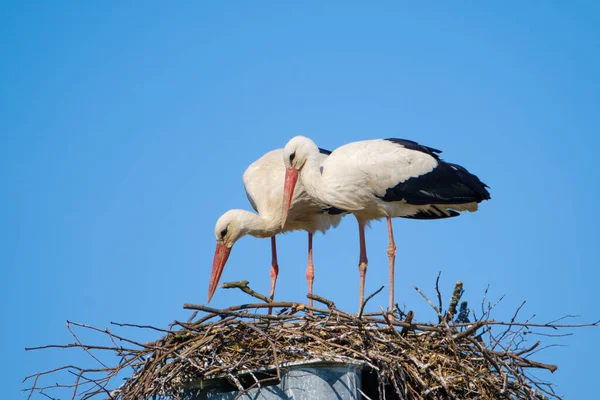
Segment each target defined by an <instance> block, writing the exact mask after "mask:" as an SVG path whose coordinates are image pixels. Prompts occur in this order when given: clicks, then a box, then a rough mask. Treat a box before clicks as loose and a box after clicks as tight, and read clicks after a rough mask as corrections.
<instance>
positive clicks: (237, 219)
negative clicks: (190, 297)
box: [208, 148, 342, 305]
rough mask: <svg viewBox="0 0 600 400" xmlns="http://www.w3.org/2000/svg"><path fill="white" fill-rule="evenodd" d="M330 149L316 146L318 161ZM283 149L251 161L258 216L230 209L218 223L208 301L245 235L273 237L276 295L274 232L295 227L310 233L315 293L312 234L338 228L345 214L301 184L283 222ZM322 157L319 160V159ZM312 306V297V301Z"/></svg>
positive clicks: (249, 178)
mask: <svg viewBox="0 0 600 400" xmlns="http://www.w3.org/2000/svg"><path fill="white" fill-rule="evenodd" d="M329 153H331V152H329V151H327V150H323V149H318V148H317V155H315V160H317V162H320V161H322V160H323V159H325V158H326V157H327V154H329ZM282 155H283V149H277V150H272V151H270V152H268V153H266V154H265V155H264V156H262V157H261V158H259V159H258V160H257V161H255V162H254V163H252V164H251V165H250V166H249V167H248V168H247V169H246V171H245V172H244V177H243V179H244V188H245V189H246V195H247V196H248V200H250V204H251V205H252V208H254V210H255V211H256V212H258V215H256V214H254V213H252V212H250V211H246V210H229V211H227V212H226V213H225V214H223V215H222V216H221V217H220V218H219V219H218V220H217V223H216V225H215V237H216V239H217V248H216V250H215V256H214V260H213V267H212V273H211V277H210V283H209V287H208V302H210V300H211V298H212V296H213V294H214V293H215V290H216V288H217V285H218V283H219V279H220V278H221V274H222V272H223V268H224V267H225V263H226V262H227V259H228V258H229V254H230V252H231V249H232V247H233V244H234V243H235V242H236V241H237V240H238V239H239V238H241V237H242V236H245V235H252V236H254V237H258V238H268V237H270V238H271V251H272V262H271V291H270V297H271V299H273V296H274V294H275V283H276V281H277V275H278V274H279V266H278V264H277V247H276V242H275V235H277V234H278V233H282V232H289V231H293V230H304V231H307V232H308V268H307V270H306V279H307V281H308V291H309V293H312V288H313V280H314V265H313V259H312V237H313V234H314V233H315V232H316V231H321V232H323V233H325V231H326V230H327V229H329V228H330V227H331V226H334V227H336V226H337V225H338V224H339V223H340V220H341V217H342V213H341V212H340V211H339V210H337V209H335V208H333V207H329V206H327V205H325V204H323V203H322V202H320V201H318V200H316V199H315V198H313V197H311V196H309V195H308V194H307V193H306V191H305V190H304V189H303V187H302V186H301V185H298V186H297V187H296V190H295V193H294V194H293V198H292V197H291V196H290V202H291V205H290V204H288V208H289V214H287V211H286V216H287V220H286V222H285V224H284V222H283V220H282V210H283V203H282V201H283V182H284V177H285V167H284V164H283V162H282ZM319 160H320V161H319ZM309 304H310V305H312V300H309Z"/></svg>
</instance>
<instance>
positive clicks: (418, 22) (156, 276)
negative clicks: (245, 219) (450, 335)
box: [0, 1, 600, 399]
mask: <svg viewBox="0 0 600 400" xmlns="http://www.w3.org/2000/svg"><path fill="white" fill-rule="evenodd" d="M134 3H135V2H126V3H123V2H67V1H64V2H27V3H26V2H11V3H7V2H4V3H3V4H2V6H1V7H0V51H1V58H2V62H1V63H0V93H1V95H0V180H1V182H2V184H1V189H0V190H1V196H0V227H1V229H0V252H1V254H2V261H1V265H2V282H3V285H2V286H3V290H2V291H1V292H0V293H1V295H0V296H1V297H0V300H1V302H0V307H2V314H1V315H2V319H1V321H2V329H1V331H0V332H1V333H0V335H2V343H3V348H4V352H3V354H4V358H3V364H4V366H5V367H7V368H8V370H5V372H3V374H2V385H1V387H0V391H1V392H2V393H1V394H0V398H3V399H8V398H24V396H23V395H22V394H20V393H19V390H20V389H22V388H23V387H24V386H25V385H23V384H21V379H22V378H23V377H24V376H25V375H27V374H30V373H33V372H37V371H40V370H42V369H46V368H51V367H54V366H58V365H63V364H82V363H87V362H88V361H87V358H86V357H85V355H82V354H79V353H77V352H74V351H44V352H33V353H26V352H25V351H24V347H26V346H35V345H43V344H49V343H65V342H71V341H72V338H71V337H70V335H69V333H68V331H67V329H66V328H65V325H64V323H65V320H67V319H71V320H75V321H79V322H85V323H88V324H91V325H95V326H99V327H105V326H108V325H109V323H110V321H119V322H131V323H140V324H152V325H156V326H162V327H165V326H166V325H167V324H168V323H170V322H171V321H172V320H174V319H176V318H178V319H183V318H187V317H188V316H189V313H188V312H186V311H185V310H183V309H182V305H183V304H184V303H186V302H190V303H204V302H205V300H206V291H207V286H208V278H209V274H210V267H211V263H212V257H213V251H214V245H215V239H214V235H213V229H214V224H215V222H216V220H217V218H218V217H219V216H220V215H221V214H222V213H223V212H225V211H226V210H228V209H230V208H246V209H250V206H249V204H248V203H247V200H246V196H245V194H244V191H243V185H242V179H241V177H242V173H243V171H244V169H245V168H246V166H248V165H249V164H250V163H251V162H252V161H254V160H255V159H257V158H258V157H259V156H260V155H262V154H263V153H265V152H266V151H268V150H271V149H272V148H277V147H282V146H283V145H284V144H285V143H286V142H287V140H288V139H289V138H291V137H293V136H294V135H297V134H303V135H307V136H310V137H312V138H313V139H314V140H315V141H316V142H317V143H318V144H319V145H320V146H321V147H325V148H330V149H333V148H335V147H337V146H339V145H342V144H344V143H346V142H349V141H354V140H361V139H369V138H379V137H391V136H395V137H401V138H408V139H413V140H417V141H419V142H421V143H423V144H426V145H429V146H432V147H436V148H439V149H442V150H443V151H444V157H445V159H446V160H448V161H453V162H457V163H459V164H462V165H464V166H466V167H467V168H469V169H470V170H471V171H473V172H474V173H476V174H477V175H479V177H480V178H481V179H482V180H483V181H484V182H486V183H488V184H489V185H490V186H491V193H492V197H493V199H492V201H489V202H486V203H485V204H483V205H482V206H481V209H480V211H479V212H478V213H475V214H467V215H463V216H461V217H460V218H456V219H451V220H446V221H430V222H422V221H408V220H396V221H395V232H396V240H397V245H398V259H397V281H396V285H397V286H396V290H397V300H398V301H399V302H400V303H401V304H406V305H407V307H408V308H410V309H413V310H415V312H416V316H417V318H418V319H422V320H423V319H424V320H432V319H434V315H433V313H432V311H431V310H430V309H429V308H428V306H427V305H426V304H425V303H424V302H423V300H422V299H421V298H420V297H419V295H418V294H417V293H415V291H414V289H412V285H417V286H419V287H422V288H423V290H425V291H426V292H427V293H428V294H429V295H432V296H433V295H434V291H433V286H434V282H435V278H436V275H437V273H438V271H442V289H443V290H444V292H445V293H446V295H447V297H450V291H451V289H452V287H453V284H454V282H455V281H456V280H459V279H460V280H463V281H464V282H465V288H466V293H465V299H466V300H469V301H470V302H471V304H472V305H475V306H477V308H479V304H480V302H481V299H482V296H483V292H484V290H485V288H486V286H487V285H488V284H491V288H490V294H489V298H490V299H492V300H496V299H498V298H499V297H500V296H501V295H503V294H506V298H505V300H504V302H503V303H501V305H500V306H499V307H498V308H497V312H496V314H495V316H496V318H498V319H503V318H505V319H506V318H510V316H511V315H512V313H513V311H514V310H515V309H516V307H517V306H518V304H520V302H521V301H522V300H524V299H527V300H528V303H527V305H526V307H525V308H524V311H523V318H526V317H529V316H531V315H532V314H536V315H537V317H536V318H535V320H536V321H538V322H546V321H548V320H551V319H554V318H557V317H560V316H562V315H564V314H581V315H582V318H581V319H580V320H578V321H579V322H587V321H592V320H594V319H598V317H599V315H600V312H599V311H598V308H597V306H596V302H595V301H594V300H593V298H594V296H595V295H596V293H597V291H598V283H597V281H598V278H599V273H598V267H599V256H598V245H599V243H598V223H599V222H600V217H599V215H600V213H598V207H597V204H596V200H597V199H598V197H599V196H600V191H599V189H598V166H597V160H596V153H597V148H598V146H599V145H600V141H599V139H598V134H599V128H600V112H599V110H600V75H599V71H600V6H599V5H598V4H599V3H597V2H594V1H587V2H584V1H577V2H560V4H559V2H541V1H537V2H526V3H527V4H526V3H523V2H517V1H507V2H502V3H501V4H500V3H499V2H495V4H493V5H492V4H491V3H489V2H486V3H485V4H483V3H479V2H477V3H476V2H469V4H465V3H461V4H458V3H455V4H453V5H449V4H448V3H446V2H443V3H442V2H439V3H429V4H428V5H412V4H411V5H408V4H407V3H404V4H402V5H400V4H398V2H380V3H378V4H376V5H371V6H369V7H367V6H366V5H365V4H364V3H362V4H360V5H359V4H358V2H327V3H328V4H326V5H325V4H321V3H318V2H312V4H304V5H299V4H291V3H290V2H274V1H271V2H259V3H256V2H252V3H251V2H227V5H226V6H225V5H224V4H222V3H219V4H217V3H216V2H210V4H209V3H208V2H193V4H189V3H185V4H184V3H178V4H177V6H172V7H168V6H167V5H166V4H164V2H144V3H143V5H142V4H141V3H139V2H137V3H135V4H134ZM367 234H368V236H367V244H368V251H369V259H370V265H369V271H368V274H367V289H366V290H367V292H372V291H374V290H375V289H377V288H378V287H379V286H380V285H383V284H385V285H387V256H386V252H385V249H386V247H387V237H386V229H385V224H384V223H382V222H377V223H374V224H373V226H372V229H370V230H369V231H368V232H367ZM279 254H280V268H281V272H280V280H279V285H278V290H277V297H278V298H280V299H286V300H298V301H300V300H302V299H303V296H304V295H305V293H306V283H305V279H304V273H305V264H306V258H305V257H306V236H305V234H303V233H293V234H289V235H286V236H283V237H281V238H280V241H279ZM357 263H358V235H357V230H356V224H355V221H354V220H353V219H352V218H347V219H346V220H344V221H343V223H342V224H341V226H340V227H339V228H338V229H337V230H335V231H330V232H328V234H327V235H326V236H321V235H319V236H317V237H316V239H315V264H316V279H315V292H317V293H319V294H321V295H323V296H326V297H328V298H330V299H333V300H334V301H336V303H337V304H338V305H339V306H340V307H342V308H344V309H347V310H350V311H354V310H355V309H356V303H357V296H358V270H357V268H356V266H357ZM269 265H270V251H269V241H268V240H259V239H254V238H251V237H247V238H244V239H242V240H241V241H239V242H238V243H237V244H236V246H235V248H234V250H233V252H232V255H231V257H230V259H229V262H228V265H227V267H226V269H225V272H224V275H223V279H222V280H223V281H231V280H239V279H248V280H250V281H251V284H252V286H253V287H254V288H255V289H257V290H259V291H261V292H267V291H268V285H269ZM247 300H248V298H247V297H244V296H241V295H238V294H237V293H231V292H227V291H223V290H219V291H217V293H216V296H215V298H214V301H213V302H214V305H215V306H221V307H225V306H229V305H232V304H234V303H240V302H243V301H247ZM385 304H387V297H386V295H384V294H382V295H379V296H377V297H376V298H375V300H374V301H373V304H372V305H371V307H372V308H373V309H376V308H378V306H379V305H385ZM121 333H123V334H125V335H130V336H133V337H136V335H138V334H137V333H136V332H129V333H127V331H121ZM147 336H148V337H147V339H152V338H155V337H156V336H153V335H147ZM599 337H600V336H599V331H598V329H589V328H588V329H583V330H578V331H575V335H574V336H571V337H567V338H561V339H558V340H553V339H548V338H542V339H544V340H546V343H548V344H550V343H558V344H561V345H564V346H566V347H554V348H550V349H548V350H546V351H545V352H542V353H540V354H538V355H537V357H538V359H539V360H540V361H543V362H549V363H556V364H558V365H559V370H558V371H557V372H556V373H555V374H554V375H550V374H545V373H542V372H540V373H539V374H538V375H539V376H541V377H543V378H547V379H550V380H551V381H552V382H554V383H556V384H557V385H558V386H557V391H558V392H559V393H562V394H565V395H566V396H567V398H592V397H594V396H595V395H596V394H597V392H596V391H595V390H594V389H593V385H589V379H590V378H591V374H592V373H593V372H592V371H595V370H596V369H597V368H596V367H597V365H596V364H597V360H598V358H600V350H599V348H598V346H597V345H596V344H597V339H598V338H599ZM100 339H101V338H94V337H90V340H91V341H94V340H100ZM537 339H539V337H532V338H531V339H530V340H532V343H533V342H534V341H535V340H537ZM113 361H114V360H113ZM55 396H60V397H61V398H67V397H68V396H67V395H65V394H62V395H59V394H58V393H55ZM38 398H42V397H41V396H40V397H38Z"/></svg>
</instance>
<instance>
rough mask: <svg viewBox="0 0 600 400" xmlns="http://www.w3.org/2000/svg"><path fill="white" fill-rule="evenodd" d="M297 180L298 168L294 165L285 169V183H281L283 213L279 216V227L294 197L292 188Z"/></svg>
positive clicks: (283, 223) (282, 224) (282, 223)
mask: <svg viewBox="0 0 600 400" xmlns="http://www.w3.org/2000/svg"><path fill="white" fill-rule="evenodd" d="M297 181H298V170H297V169H296V168H294V167H290V168H287V169H286V171H285V183H284V184H283V215H282V217H281V227H282V228H283V227H284V225H285V220H286V219H287V216H288V212H289V211H290V206H291V205H292V197H294V188H295V187H296V182H297Z"/></svg>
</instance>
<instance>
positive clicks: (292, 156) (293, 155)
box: [290, 152, 296, 164]
mask: <svg viewBox="0 0 600 400" xmlns="http://www.w3.org/2000/svg"><path fill="white" fill-rule="evenodd" d="M295 157H296V152H293V153H292V154H290V164H291V163H293V162H294V158H295Z"/></svg>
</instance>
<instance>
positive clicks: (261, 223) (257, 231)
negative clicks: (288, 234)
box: [240, 210, 279, 238]
mask: <svg viewBox="0 0 600 400" xmlns="http://www.w3.org/2000/svg"><path fill="white" fill-rule="evenodd" d="M243 211H244V213H243V217H242V218H240V223H241V231H242V233H243V234H244V235H252V236H254V237H257V238H266V237H271V236H273V235H274V231H275V230H277V228H278V227H279V225H278V224H277V223H276V222H273V221H271V219H269V218H263V217H262V216H260V215H257V214H254V213H252V212H250V211H246V210H243Z"/></svg>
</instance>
